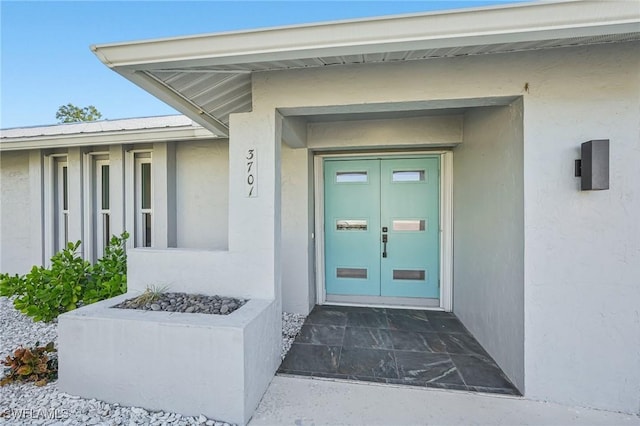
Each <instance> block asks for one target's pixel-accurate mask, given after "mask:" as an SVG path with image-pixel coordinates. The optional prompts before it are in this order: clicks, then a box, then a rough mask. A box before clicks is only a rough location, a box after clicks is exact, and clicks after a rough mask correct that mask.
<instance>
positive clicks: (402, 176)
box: [393, 170, 424, 182]
mask: <svg viewBox="0 0 640 426" xmlns="http://www.w3.org/2000/svg"><path fill="white" fill-rule="evenodd" d="M422 180H424V170H402V171H394V172H393V181H394V182H419V181H422Z"/></svg>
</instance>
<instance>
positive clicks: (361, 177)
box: [336, 172, 368, 183]
mask: <svg viewBox="0 0 640 426" xmlns="http://www.w3.org/2000/svg"><path fill="white" fill-rule="evenodd" d="M367 181H368V176H367V172H336V183H367Z"/></svg>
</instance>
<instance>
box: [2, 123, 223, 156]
mask: <svg viewBox="0 0 640 426" xmlns="http://www.w3.org/2000/svg"><path fill="white" fill-rule="evenodd" d="M215 139H220V137H219V136H216V135H212V134H211V132H210V131H209V130H207V129H205V128H202V127H199V126H198V127H192V126H189V127H174V128H159V129H136V130H114V131H105V132H95V133H72V134H56V135H38V136H23V137H20V136H15V137H2V139H1V140H0V152H5V151H21V150H28V149H50V148H60V147H65V148H68V147H82V146H92V147H98V146H107V145H114V144H143V143H154V142H179V141H193V140H215ZM222 139H226V138H222Z"/></svg>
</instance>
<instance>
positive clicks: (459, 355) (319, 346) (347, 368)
mask: <svg viewBox="0 0 640 426" xmlns="http://www.w3.org/2000/svg"><path fill="white" fill-rule="evenodd" d="M278 373H280V374H292V375H301V376H313V377H326V378H337V379H347V380H362V381H368V382H378V383H391V384H400V385H412V386H428V387H436V388H444V389H454V390H467V391H478V392H491V393H501V394H508V395H519V393H518V391H517V389H516V388H515V387H514V386H513V385H512V384H511V382H510V381H509V380H508V379H507V378H506V376H505V375H504V373H503V372H502V371H501V370H500V368H499V367H498V366H497V365H496V363H495V362H494V361H493V359H492V358H491V357H490V356H489V354H487V353H486V352H485V350H484V349H483V348H482V346H480V344H479V343H478V342H477V341H476V340H475V339H474V338H473V336H472V335H471V334H470V333H469V331H467V329H466V328H465V327H464V326H463V325H462V323H461V322H460V321H459V320H458V319H457V318H456V317H455V315H453V314H451V313H446V312H437V311H417V310H405V309H384V308H364V307H362V308H361V307H346V306H316V307H315V308H314V309H313V311H312V312H311V313H310V314H309V316H308V317H307V319H306V320H305V323H304V325H303V326H302V330H301V331H300V334H299V335H298V336H297V337H296V340H295V342H294V343H293V345H292V346H291V349H290V350H289V353H287V356H286V357H285V359H284V361H283V362H282V364H281V365H280V369H279V370H278Z"/></svg>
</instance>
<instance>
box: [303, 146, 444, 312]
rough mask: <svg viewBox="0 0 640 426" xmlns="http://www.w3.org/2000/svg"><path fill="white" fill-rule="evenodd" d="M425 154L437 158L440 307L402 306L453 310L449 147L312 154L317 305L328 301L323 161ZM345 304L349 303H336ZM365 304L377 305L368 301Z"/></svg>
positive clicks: (421, 155)
mask: <svg viewBox="0 0 640 426" xmlns="http://www.w3.org/2000/svg"><path fill="white" fill-rule="evenodd" d="M428 155H433V156H439V157H440V225H439V226H440V276H439V280H440V306H439V307H437V308H431V307H425V306H417V305H416V306H406V305H403V307H407V308H415V309H437V310H444V311H447V312H451V311H452V310H453V152H452V151H449V150H437V151H426V150H425V151H408V152H407V151H405V152H401V151H394V152H387V151H385V152H361V153H348V154H345V153H316V155H315V156H314V159H313V162H314V193H315V203H314V205H315V226H314V234H313V238H314V240H315V251H316V253H315V261H316V274H315V275H316V303H317V304H318V305H324V304H332V303H331V302H327V299H326V296H327V291H326V281H325V256H324V246H325V241H324V237H325V234H324V160H325V159H327V158H334V159H341V158H344V159H374V158H381V159H388V158H419V157H424V156H428ZM340 304H341V305H349V303H340ZM368 306H380V307H385V306H384V305H378V304H368Z"/></svg>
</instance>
